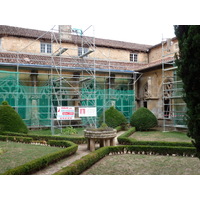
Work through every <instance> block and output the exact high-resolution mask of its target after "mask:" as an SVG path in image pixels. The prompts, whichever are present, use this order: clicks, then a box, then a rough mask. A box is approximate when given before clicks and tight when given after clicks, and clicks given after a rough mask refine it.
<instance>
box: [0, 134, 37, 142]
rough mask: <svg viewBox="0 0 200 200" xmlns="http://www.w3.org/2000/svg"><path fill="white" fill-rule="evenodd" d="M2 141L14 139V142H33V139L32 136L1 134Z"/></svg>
mask: <svg viewBox="0 0 200 200" xmlns="http://www.w3.org/2000/svg"><path fill="white" fill-rule="evenodd" d="M0 140H1V141H13V142H24V143H31V142H32V141H33V139H32V138H30V137H20V136H1V135H0Z"/></svg>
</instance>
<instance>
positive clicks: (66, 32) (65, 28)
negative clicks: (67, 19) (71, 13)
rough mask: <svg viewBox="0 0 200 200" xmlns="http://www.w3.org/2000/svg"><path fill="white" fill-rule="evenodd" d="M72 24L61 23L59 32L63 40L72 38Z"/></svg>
mask: <svg viewBox="0 0 200 200" xmlns="http://www.w3.org/2000/svg"><path fill="white" fill-rule="evenodd" d="M71 32H72V26H71V25H59V33H60V37H61V40H70V41H71V40H72V36H71Z"/></svg>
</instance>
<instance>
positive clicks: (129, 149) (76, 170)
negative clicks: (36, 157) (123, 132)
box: [53, 145, 196, 175]
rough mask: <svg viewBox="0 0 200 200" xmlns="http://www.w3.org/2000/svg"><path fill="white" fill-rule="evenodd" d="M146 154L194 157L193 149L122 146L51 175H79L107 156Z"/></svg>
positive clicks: (106, 150) (91, 155) (90, 155)
mask: <svg viewBox="0 0 200 200" xmlns="http://www.w3.org/2000/svg"><path fill="white" fill-rule="evenodd" d="M122 153H127V154H147V155H155V154H156V155H176V156H195V154H196V149H195V148H194V147H171V146H145V145H140V146H139V145H122V146H110V147H102V148H100V149H98V150H96V151H94V152H91V153H89V154H88V155H86V156H84V157H82V158H81V159H79V160H77V161H75V162H73V163H71V164H70V165H69V166H67V167H65V168H63V169H61V170H59V171H58V172H56V173H54V174H53V175H79V174H81V173H82V172H84V171H85V170H86V169H88V168H89V167H91V166H92V165H93V164H95V163H96V162H97V161H99V160H101V159H102V158H103V157H105V156H106V155H109V154H122Z"/></svg>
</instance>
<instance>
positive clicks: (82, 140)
mask: <svg viewBox="0 0 200 200" xmlns="http://www.w3.org/2000/svg"><path fill="white" fill-rule="evenodd" d="M0 135H9V136H21V137H27V136H28V137H31V138H33V140H45V141H48V140H65V141H66V140H67V141H71V142H74V143H75V144H84V143H86V142H87V140H86V138H85V137H75V136H70V137H67V136H51V135H33V134H32V135H31V134H23V133H14V132H9V131H4V132H0Z"/></svg>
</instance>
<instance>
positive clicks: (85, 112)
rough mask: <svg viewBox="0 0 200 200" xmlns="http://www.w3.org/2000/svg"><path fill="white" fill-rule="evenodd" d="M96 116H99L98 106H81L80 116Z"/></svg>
mask: <svg viewBox="0 0 200 200" xmlns="http://www.w3.org/2000/svg"><path fill="white" fill-rule="evenodd" d="M96 116H97V108H96V107H83V108H79V117H96Z"/></svg>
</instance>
